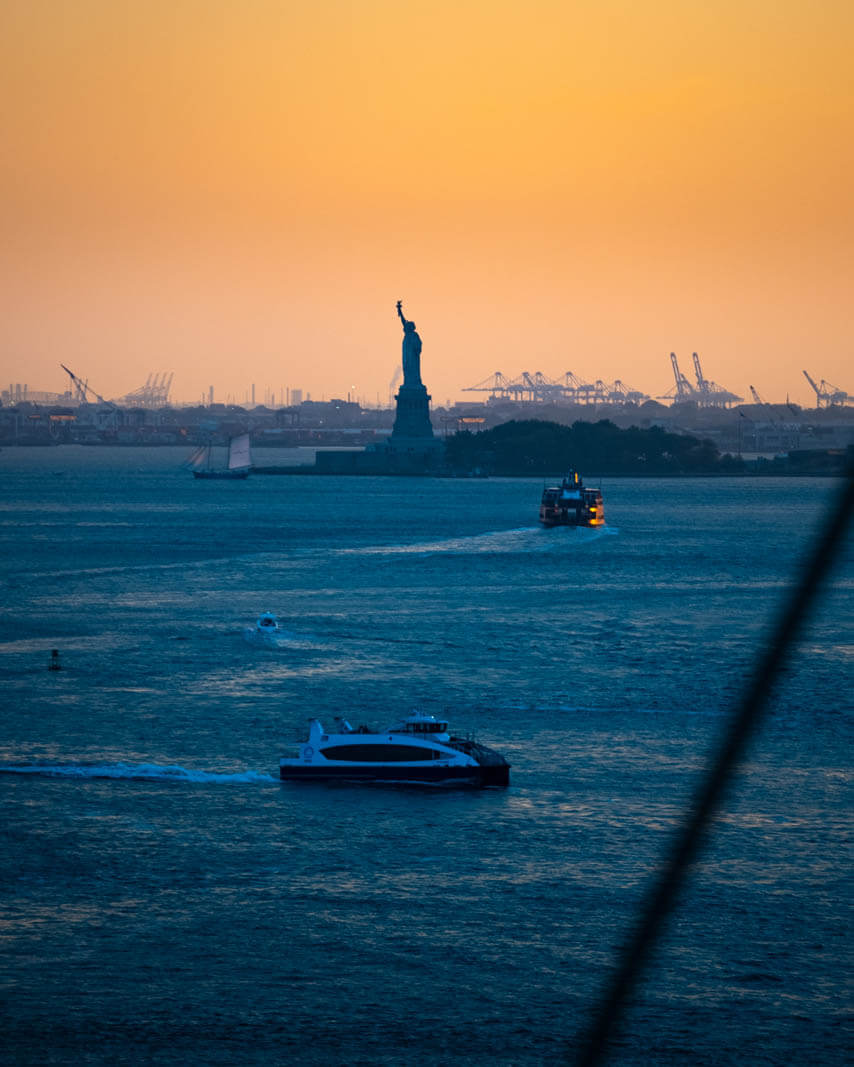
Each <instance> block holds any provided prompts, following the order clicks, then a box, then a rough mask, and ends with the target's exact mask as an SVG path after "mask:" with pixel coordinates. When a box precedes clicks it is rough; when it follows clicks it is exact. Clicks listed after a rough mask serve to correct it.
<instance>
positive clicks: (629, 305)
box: [0, 0, 854, 405]
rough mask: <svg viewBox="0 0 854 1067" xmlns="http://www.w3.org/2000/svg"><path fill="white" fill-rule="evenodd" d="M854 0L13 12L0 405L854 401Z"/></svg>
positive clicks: (104, 3) (102, 6)
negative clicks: (18, 400) (413, 329)
mask: <svg viewBox="0 0 854 1067" xmlns="http://www.w3.org/2000/svg"><path fill="white" fill-rule="evenodd" d="M852 56H854V3H852V2H851V0H811V2H809V3H807V2H805V0H713V2H712V0H658V2H656V0H646V2H641V0H525V2H524V3H523V2H521V0H513V2H508V0H489V2H486V0H407V2H401V3H392V2H391V0H362V2H360V3H345V2H343V0H312V2H311V3H307V2H302V0H300V2H299V3H297V2H282V0H278V2H273V0H241V2H237V0H233V2H224V0H147V2H145V3H142V2H126V0H50V2H48V0H5V2H4V3H3V4H2V6H0V79H2V104H0V108H1V109H2V112H1V113H2V125H0V134H2V153H0V212H2V227H3V240H2V242H1V243H0V264H2V267H0V269H2V291H3V294H4V307H3V313H2V316H0V387H2V388H8V385H9V384H10V383H12V382H21V383H27V384H28V385H29V387H30V389H40V390H53V391H61V390H63V389H65V388H66V386H67V384H68V379H67V377H66V376H65V375H64V374H63V372H62V371H61V370H60V368H59V363H60V361H61V362H63V363H66V364H67V365H68V366H70V367H71V368H72V369H73V370H74V371H75V372H76V373H77V374H78V375H80V376H81V377H83V378H88V380H89V383H90V384H91V385H92V386H93V387H94V388H95V389H96V390H97V391H98V392H100V393H102V394H103V395H105V396H108V397H111V396H112V397H116V396H120V395H122V394H123V393H125V392H128V391H130V390H132V389H134V388H136V387H138V386H140V385H141V384H142V383H143V382H144V381H145V379H146V377H147V375H148V373H149V372H150V371H158V372H160V371H174V372H175V378H174V382H173V387H172V397H173V399H176V400H179V401H183V400H186V401H191V400H197V399H199V398H200V397H201V395H202V394H203V393H206V392H207V389H208V386H210V385H213V386H214V387H215V391H216V399H217V400H226V399H227V398H228V397H229V396H231V397H234V398H235V399H236V400H237V401H239V402H242V401H243V400H244V399H245V397H246V393H247V390H248V389H249V387H250V385H251V383H253V382H254V383H255V384H256V397H257V399H258V400H259V402H260V400H261V399H262V398H263V394H264V390H265V389H267V388H270V387H273V388H275V390H276V393H277V396H278V393H279V390H280V389H282V388H283V387H288V388H301V389H303V390H304V391H306V392H309V393H310V394H311V396H312V398H313V399H321V398H322V397H325V398H326V399H329V398H331V397H333V396H346V395H347V393H348V392H349V393H351V394H352V395H353V397H354V398H356V397H358V398H363V399H364V400H365V401H366V402H367V403H371V404H373V403H376V401H377V398H378V397H379V399H380V400H381V401H382V402H383V403H385V402H387V401H388V394H389V383H390V381H391V379H392V377H393V375H394V372H395V368H396V366H397V365H398V363H399V360H400V338H401V330H400V324H399V322H398V320H397V317H396V315H395V301H396V300H397V299H402V300H403V302H404V311H405V312H406V313H407V315H408V317H410V318H412V319H414V320H415V322H416V323H417V326H418V330H419V333H420V334H421V337H422V340H423V343H424V350H423V356H422V370H423V377H424V381H425V384H426V385H427V387H428V389H429V391H430V393H431V394H432V396H433V402H434V404H439V403H444V402H445V401H446V400H447V399H450V400H452V401H454V400H460V399H465V398H466V397H468V398H472V399H475V398H477V397H478V394H474V393H468V394H466V393H463V392H462V391H461V390H462V388H463V387H464V386H468V385H473V384H475V383H477V382H479V381H481V380H482V379H484V378H486V377H487V376H489V375H491V374H492V373H493V372H494V371H496V370H501V371H502V372H503V373H504V374H505V375H507V376H508V377H514V376H516V375H517V374H519V373H520V372H521V371H522V370H529V371H532V372H533V371H536V370H539V371H542V372H543V373H544V374H546V375H548V376H550V377H558V376H561V375H563V374H564V372H566V371H572V372H574V373H575V374H576V375H578V376H579V377H581V378H583V379H586V380H595V379H597V378H602V379H604V380H606V381H611V380H613V379H615V378H620V379H622V380H623V381H624V382H625V383H626V384H627V385H629V386H631V387H633V388H638V389H642V390H643V391H645V392H647V393H649V394H651V395H652V396H658V395H661V394H663V393H665V392H667V391H668V390H670V389H671V388H672V386H673V377H672V372H671V368H670V362H669V358H668V354H669V352H670V351H671V350H672V351H675V352H676V353H677V355H678V356H679V358H680V362H681V365H682V370H683V372H684V373H685V374H686V375H687V376H688V377H689V378H690V379H691V380H693V368H692V366H691V352H692V351H697V352H698V353H699V354H700V357H701V359H702V362H703V370H704V372H705V374H706V376H707V377H708V378H710V379H712V380H714V381H715V382H717V383H718V384H719V385H721V386H724V387H725V388H727V389H730V390H732V391H734V392H736V393H739V394H741V395H743V396H745V397H746V398H748V399H749V392H748V387H749V385H750V384H752V385H754V386H755V387H756V388H757V389H758V390H759V392H760V394H761V395H762V396H763V397H764V399H766V400H772V401H782V400H784V399H785V398H786V395H787V394H788V395H789V396H790V398H791V400H793V401H796V402H798V403H801V404H810V405H811V404H813V403H814V399H815V398H814V394H813V393H812V391H811V390H810V388H809V386H808V384H807V382H806V381H805V379H804V376H803V373H802V370H803V368H806V369H807V370H809V371H810V373H811V374H812V376H813V377H814V378H815V379H816V380H817V381H820V380H821V379H826V380H827V381H828V382H830V383H832V384H834V385H836V386H838V387H840V388H842V389H844V390H846V391H848V392H851V393H854V360H852V351H854V346H852V340H853V339H854V337H853V336H852V335H854V327H852V311H851V304H852V297H851V294H852V238H853V237H854V220H852V213H853V211H854V209H852V189H853V188H854V180H852V179H854V165H853V164H854V129H852V126H854V122H852V88H854V75H852V71H854V61H852Z"/></svg>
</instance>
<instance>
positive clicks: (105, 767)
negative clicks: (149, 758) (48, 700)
mask: <svg viewBox="0 0 854 1067" xmlns="http://www.w3.org/2000/svg"><path fill="white" fill-rule="evenodd" d="M0 774H34V775H38V776H41V777H43V778H119V779H125V780H128V781H145V782H147V781H166V782H192V783H193V784H196V785H208V784H214V785H245V784H247V783H253V782H277V781H278V778H276V777H274V776H273V775H272V774H262V773H261V772H260V771H241V772H238V773H235V774H217V773H215V772H213V771H194V770H191V769H189V768H187V767H179V766H177V765H166V766H160V765H159V764H156V763H11V764H10V763H7V764H0Z"/></svg>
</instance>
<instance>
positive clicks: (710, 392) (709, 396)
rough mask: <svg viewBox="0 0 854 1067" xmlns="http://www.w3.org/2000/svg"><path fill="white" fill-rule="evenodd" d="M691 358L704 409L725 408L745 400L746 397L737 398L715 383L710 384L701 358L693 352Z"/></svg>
mask: <svg viewBox="0 0 854 1067" xmlns="http://www.w3.org/2000/svg"><path fill="white" fill-rule="evenodd" d="M691 356H692V359H693V360H694V373H695V375H696V377H697V391H698V392H699V394H700V403H701V404H702V406H703V407H712V408H725V407H726V406H727V404H738V403H740V402H741V401H742V400H743V399H744V397H741V396H736V394H735V393H731V392H729V390H727V389H722V388H721V387H720V386H719V385H715V383H714V382H710V381H709V379H708V378H706V377H704V375H703V371H702V368H701V367H700V357H699V356H698V355H697V353H696V352H693V353H692V354H691Z"/></svg>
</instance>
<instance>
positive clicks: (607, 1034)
mask: <svg viewBox="0 0 854 1067" xmlns="http://www.w3.org/2000/svg"><path fill="white" fill-rule="evenodd" d="M852 511H854V461H849V465H848V468H847V470H846V472H845V476H844V481H843V484H842V487H841V490H840V492H839V494H838V498H837V499H836V501H834V504H833V506H832V507H831V509H830V511H829V515H828V518H827V521H826V523H825V526H824V527H823V529H822V530H821V531H820V532H819V535H818V537H817V538H816V541H815V543H814V546H813V549H812V552H811V554H810V556H809V558H808V559H807V561H806V565H805V567H804V572H803V575H802V577H801V580H800V582H799V583H798V584H797V586H796V587H795V588H794V589H793V591H792V595H791V597H790V600H789V602H788V604H787V605H786V606H785V608H784V610H783V612H782V615H781V616H780V620H779V622H778V624H777V627H776V630H775V631H774V633H773V637H772V640H771V642H770V644H769V645H768V648H767V649H766V651H765V652H764V653H763V655H762V656H761V657H760V659H759V662H758V665H757V668H756V671H755V674H754V676H753V679H752V681H751V683H750V685H749V687H748V689H747V691H746V693H745V696H744V698H743V700H742V701H741V703H740V704H739V705H738V707H737V708H736V711H735V713H734V715H733V717H732V720H731V722H730V724H729V726H728V728H727V731H726V733H725V735H724V737H723V740H722V742H721V746H720V748H719V750H718V752H717V753H716V754H715V755H714V758H713V759H712V761H711V762H710V764H709V767H708V770H707V772H706V774H705V777H704V778H703V780H702V781H701V782H700V784H699V786H698V788H697V791H696V794H695V796H694V799H693V801H692V804H691V807H690V809H689V814H688V817H687V819H686V820H685V823H684V825H683V826H682V827H680V828H679V829H678V831H677V833H676V836H675V839H674V842H673V845H672V847H671V850H670V853H669V855H668V856H667V858H666V861H665V863H664V866H663V867H662V869H661V871H660V873H659V875H658V878H657V880H656V881H655V882H654V883H653V885H652V886H651V888H650V890H649V892H648V893H647V896H646V899H645V901H644V903H643V905H642V907H641V915H640V919H639V920H638V923H637V925H636V926H635V928H634V930H633V931H632V932H631V935H630V937H629V940H628V943H627V944H626V947H625V948H624V949H623V952H622V955H621V958H620V960H619V961H618V965H617V968H616V971H615V973H614V975H613V976H612V978H611V980H610V981H609V982H608V984H607V985H606V987H605V989H604V991H603V993H602V996H601V997H600V999H599V1003H598V1004H597V1005H596V1006H595V1008H594V1012H593V1017H592V1021H591V1023H590V1025H589V1027H588V1029H587V1030H586V1031H585V1032H584V1033H583V1034H582V1035H581V1039H580V1044H579V1047H578V1048H577V1049H575V1050H570V1053H569V1056H570V1059H571V1060H572V1062H573V1063H575V1064H576V1065H577V1067H595V1065H596V1064H599V1063H602V1062H603V1061H604V1057H605V1054H606V1051H607V1046H608V1042H609V1040H610V1039H611V1038H612V1037H613V1036H614V1035H615V1033H616V1030H617V1028H618V1026H619V1023H620V1020H621V1018H622V1015H623V1012H624V1010H625V1006H626V1002H627V1000H628V998H629V997H630V995H631V993H632V990H633V988H634V986H635V985H636V984H637V982H638V979H639V977H640V975H641V972H642V970H643V968H644V966H645V965H646V962H647V959H648V957H649V954H650V952H651V950H652V948H653V946H654V944H655V942H656V940H657V939H658V937H659V936H660V935H661V932H662V930H663V927H664V923H665V920H666V918H667V916H668V914H669V913H670V912H671V911H672V910H673V908H674V906H675V904H676V900H677V897H678V895H679V893H680V891H681V889H682V886H683V884H684V882H685V880H686V877H687V874H688V870H689V868H690V867H691V865H692V864H693V863H694V861H695V859H696V858H697V855H698V853H699V851H700V848H701V846H702V843H703V837H704V835H705V833H706V830H707V828H708V825H709V822H710V821H711V819H712V818H713V816H714V815H715V813H716V812H717V811H718V809H719V808H720V806H721V803H722V800H723V796H724V792H725V790H726V787H727V785H728V783H729V780H730V778H731V777H732V775H733V774H734V772H735V770H736V768H737V766H738V763H739V762H740V760H741V758H742V757H743V755H744V752H745V749H746V747H747V743H748V741H749V740H750V737H751V735H752V734H753V733H754V732H755V731H756V729H757V727H758V725H759V721H760V719H761V717H762V714H763V712H764V710H765V706H766V704H767V701H768V694H769V692H770V690H771V686H772V684H773V682H774V679H775V677H776V675H777V673H778V672H779V670H780V668H781V666H782V665H783V662H784V660H785V658H786V656H787V655H788V654H789V652H790V651H791V650H792V647H793V646H794V644H795V643H796V640H797V637H798V634H799V632H800V629H801V627H802V626H803V623H804V621H805V619H806V616H807V614H808V612H809V610H810V608H811V607H812V605H813V602H814V600H815V598H816V596H817V594H818V593H819V591H820V588H821V585H822V583H823V581H824V579H825V578H826V577H827V575H828V574H829V572H830V569H831V567H832V565H833V562H834V560H835V557H836V554H837V552H838V551H839V550H840V548H841V546H842V543H843V539H844V535H845V530H846V528H847V526H848V523H849V521H850V519H851V513H852Z"/></svg>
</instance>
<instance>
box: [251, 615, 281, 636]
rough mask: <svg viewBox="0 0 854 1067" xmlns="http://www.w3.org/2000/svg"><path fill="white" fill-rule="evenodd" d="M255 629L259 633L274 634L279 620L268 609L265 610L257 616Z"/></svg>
mask: <svg viewBox="0 0 854 1067" xmlns="http://www.w3.org/2000/svg"><path fill="white" fill-rule="evenodd" d="M255 629H256V630H257V631H258V633H259V634H274V633H275V632H276V631H277V630H278V629H279V620H278V619H277V618H276V616H275V615H273V613H272V612H270V611H265V612H264V613H263V615H259V616H258V621H257V622H256V623H255Z"/></svg>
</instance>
